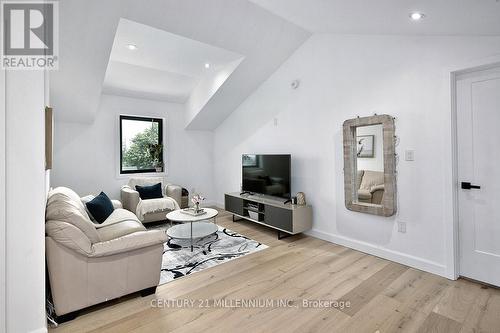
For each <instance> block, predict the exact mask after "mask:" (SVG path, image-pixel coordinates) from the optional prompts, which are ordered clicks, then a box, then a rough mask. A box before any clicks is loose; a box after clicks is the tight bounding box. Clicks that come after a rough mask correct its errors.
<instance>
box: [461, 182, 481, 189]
mask: <svg viewBox="0 0 500 333" xmlns="http://www.w3.org/2000/svg"><path fill="white" fill-rule="evenodd" d="M461 187H462V189H464V190H470V189H473V188H477V189H480V188H481V186H479V185H472V184H471V183H469V182H462V186H461Z"/></svg>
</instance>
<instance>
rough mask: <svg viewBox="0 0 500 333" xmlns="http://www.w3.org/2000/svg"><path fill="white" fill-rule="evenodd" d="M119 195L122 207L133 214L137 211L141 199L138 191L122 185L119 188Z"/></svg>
mask: <svg viewBox="0 0 500 333" xmlns="http://www.w3.org/2000/svg"><path fill="white" fill-rule="evenodd" d="M121 197H122V205H123V208H125V209H126V210H128V211H131V212H132V213H134V214H135V213H136V211H137V205H138V204H139V201H140V200H141V197H140V196H139V192H137V191H136V190H133V189H132V188H130V187H129V186H123V187H122V189H121Z"/></svg>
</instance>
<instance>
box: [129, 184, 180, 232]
mask: <svg viewBox="0 0 500 333" xmlns="http://www.w3.org/2000/svg"><path fill="white" fill-rule="evenodd" d="M158 183H161V184H162V186H161V188H162V191H163V198H161V199H149V200H142V199H141V198H140V196H139V192H137V191H136V190H135V186H136V185H141V186H144V185H154V184H158ZM121 199H122V203H123V208H125V209H127V210H129V211H131V212H133V213H134V214H136V215H137V217H138V218H139V220H140V221H141V222H142V223H148V222H155V221H162V220H165V219H166V215H167V213H168V212H170V211H172V210H176V209H180V205H181V202H182V187H180V186H178V185H174V184H170V183H167V182H166V181H165V179H163V178H162V177H138V178H130V179H129V181H128V183H127V185H125V186H123V187H122V189H121Z"/></svg>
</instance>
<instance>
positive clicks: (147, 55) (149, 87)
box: [103, 19, 244, 103]
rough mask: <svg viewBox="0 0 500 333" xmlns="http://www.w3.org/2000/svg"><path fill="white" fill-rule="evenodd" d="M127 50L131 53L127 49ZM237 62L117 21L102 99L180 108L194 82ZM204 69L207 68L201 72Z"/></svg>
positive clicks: (208, 48)
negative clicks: (117, 97)
mask: <svg viewBox="0 0 500 333" xmlns="http://www.w3.org/2000/svg"><path fill="white" fill-rule="evenodd" d="M130 45H133V46H134V47H135V48H134V49H132V50H131V49H130V47H129V46H130ZM243 58H244V57H243V56H242V55H240V54H237V53H234V52H230V51H228V50H224V49H221V48H218V47H214V46H211V45H208V44H205V43H201V42H198V41H195V40H192V39H189V38H186V37H182V36H179V35H175V34H172V33H169V32H167V31H163V30H160V29H155V28H152V27H150V26H147V25H144V24H140V23H136V22H133V21H130V20H126V19H120V22H119V24H118V29H117V31H116V34H115V39H114V42H113V48H112V49H111V55H110V57H109V63H108V67H107V70H106V75H105V77H104V84H103V93H107V94H115V95H121V96H129V97H136V98H146V99H157V100H164V101H168V102H173V103H186V102H187V101H188V99H189V96H190V95H191V93H192V92H193V90H194V89H196V88H197V87H198V86H199V83H200V81H201V80H202V79H203V78H204V77H206V76H209V75H211V74H212V73H213V72H217V71H219V70H220V69H221V68H225V67H226V66H227V65H228V64H230V63H232V62H234V61H237V60H239V61H241V60H243ZM205 64H208V66H209V67H208V68H205Z"/></svg>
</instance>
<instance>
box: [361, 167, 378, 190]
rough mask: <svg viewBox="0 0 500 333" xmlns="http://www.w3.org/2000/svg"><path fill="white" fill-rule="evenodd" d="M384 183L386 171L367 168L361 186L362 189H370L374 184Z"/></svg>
mask: <svg viewBox="0 0 500 333" xmlns="http://www.w3.org/2000/svg"><path fill="white" fill-rule="evenodd" d="M381 184H384V173H383V172H381V171H372V170H365V171H364V173H363V179H362V180H361V185H360V186H359V188H360V189H362V190H368V191H370V190H371V188H372V187H373V186H376V185H381Z"/></svg>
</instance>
